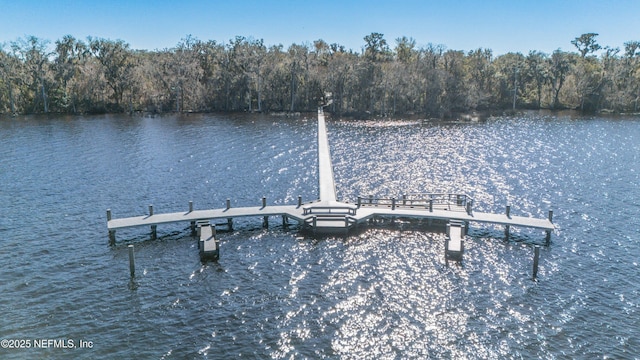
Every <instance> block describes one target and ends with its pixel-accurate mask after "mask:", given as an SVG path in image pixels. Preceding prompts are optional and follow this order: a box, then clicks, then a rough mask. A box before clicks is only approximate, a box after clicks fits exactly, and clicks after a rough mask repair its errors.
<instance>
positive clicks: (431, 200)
mask: <svg viewBox="0 0 640 360" xmlns="http://www.w3.org/2000/svg"><path fill="white" fill-rule="evenodd" d="M318 174H319V175H318V177H319V179H318V186H319V195H320V199H316V200H313V201H309V202H306V203H303V202H302V199H301V198H300V197H298V203H297V204H292V205H277V206H270V205H269V206H268V205H267V202H266V199H265V198H264V197H263V198H262V206H254V207H236V208H233V207H231V206H230V201H229V200H227V203H226V206H225V207H223V208H218V209H208V210H194V208H193V202H191V201H190V202H189V208H188V210H186V211H178V212H170V213H161V214H155V213H154V209H153V206H151V205H150V206H149V213H148V214H146V215H141V216H134V217H127V218H119V219H113V218H112V214H111V210H107V228H108V230H109V238H110V243H111V244H115V231H116V230H117V229H123V228H130V227H139V226H149V227H151V229H152V234H153V235H154V236H155V233H156V226H157V225H161V224H167V223H176V222H189V223H191V227H192V230H193V229H194V228H195V224H196V222H198V221H203V220H208V221H214V220H218V219H226V220H227V224H228V227H229V229H232V228H233V219H234V218H239V217H262V218H263V225H265V226H268V221H269V218H270V217H276V216H277V217H282V222H283V224H285V225H286V224H288V222H289V220H290V219H293V220H295V221H296V222H297V223H298V224H299V225H301V227H302V228H303V229H309V230H312V231H313V233H314V234H318V233H333V232H344V233H348V231H349V230H350V229H351V228H353V227H355V226H357V225H358V224H361V223H364V222H367V221H368V220H369V219H372V218H374V217H392V218H396V217H402V218H418V219H432V220H441V221H444V222H445V223H452V222H454V223H460V224H463V226H464V227H465V228H466V229H468V226H469V223H484V224H495V225H501V226H504V227H505V234H506V235H507V236H508V233H509V228H510V227H511V226H518V227H528V228H535V229H541V230H544V231H546V233H547V243H548V242H549V239H550V234H551V232H552V231H553V230H554V229H555V226H554V225H553V222H552V216H553V212H552V211H549V215H548V218H546V219H545V218H532V217H523V216H512V215H511V213H510V206H507V207H506V211H505V213H503V214H496V213H485V212H477V211H474V210H473V199H472V198H471V197H470V196H468V195H467V194H431V193H428V194H401V195H398V196H397V197H396V198H377V197H374V196H373V195H367V196H361V197H358V199H357V202H354V203H348V202H342V201H338V200H337V194H336V187H335V181H334V174H333V166H332V163H331V153H330V148H329V139H328V135H327V128H326V124H325V119H324V113H323V110H322V107H320V108H318Z"/></svg>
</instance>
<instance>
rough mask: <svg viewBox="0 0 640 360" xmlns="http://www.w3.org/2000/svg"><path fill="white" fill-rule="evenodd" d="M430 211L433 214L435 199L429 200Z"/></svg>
mask: <svg viewBox="0 0 640 360" xmlns="http://www.w3.org/2000/svg"><path fill="white" fill-rule="evenodd" d="M429 211H430V212H433V199H429Z"/></svg>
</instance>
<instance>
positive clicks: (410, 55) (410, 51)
mask: <svg viewBox="0 0 640 360" xmlns="http://www.w3.org/2000/svg"><path fill="white" fill-rule="evenodd" d="M415 47H416V41H415V40H414V39H413V38H407V37H406V36H403V37H401V38H397V39H396V49H395V51H396V57H397V59H398V60H399V61H400V62H402V63H404V64H408V63H410V62H411V61H413V60H415V58H416V53H415V50H414V48H415Z"/></svg>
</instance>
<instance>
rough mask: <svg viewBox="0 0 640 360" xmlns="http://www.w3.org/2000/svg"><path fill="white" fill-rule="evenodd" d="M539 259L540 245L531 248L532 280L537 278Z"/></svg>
mask: <svg viewBox="0 0 640 360" xmlns="http://www.w3.org/2000/svg"><path fill="white" fill-rule="evenodd" d="M539 258H540V245H536V246H534V247H533V280H535V279H536V278H537V277H538V259H539Z"/></svg>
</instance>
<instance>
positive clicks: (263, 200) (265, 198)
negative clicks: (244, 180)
mask: <svg viewBox="0 0 640 360" xmlns="http://www.w3.org/2000/svg"><path fill="white" fill-rule="evenodd" d="M262 207H263V208H266V207H267V197H266V196H263V197H262Z"/></svg>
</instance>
